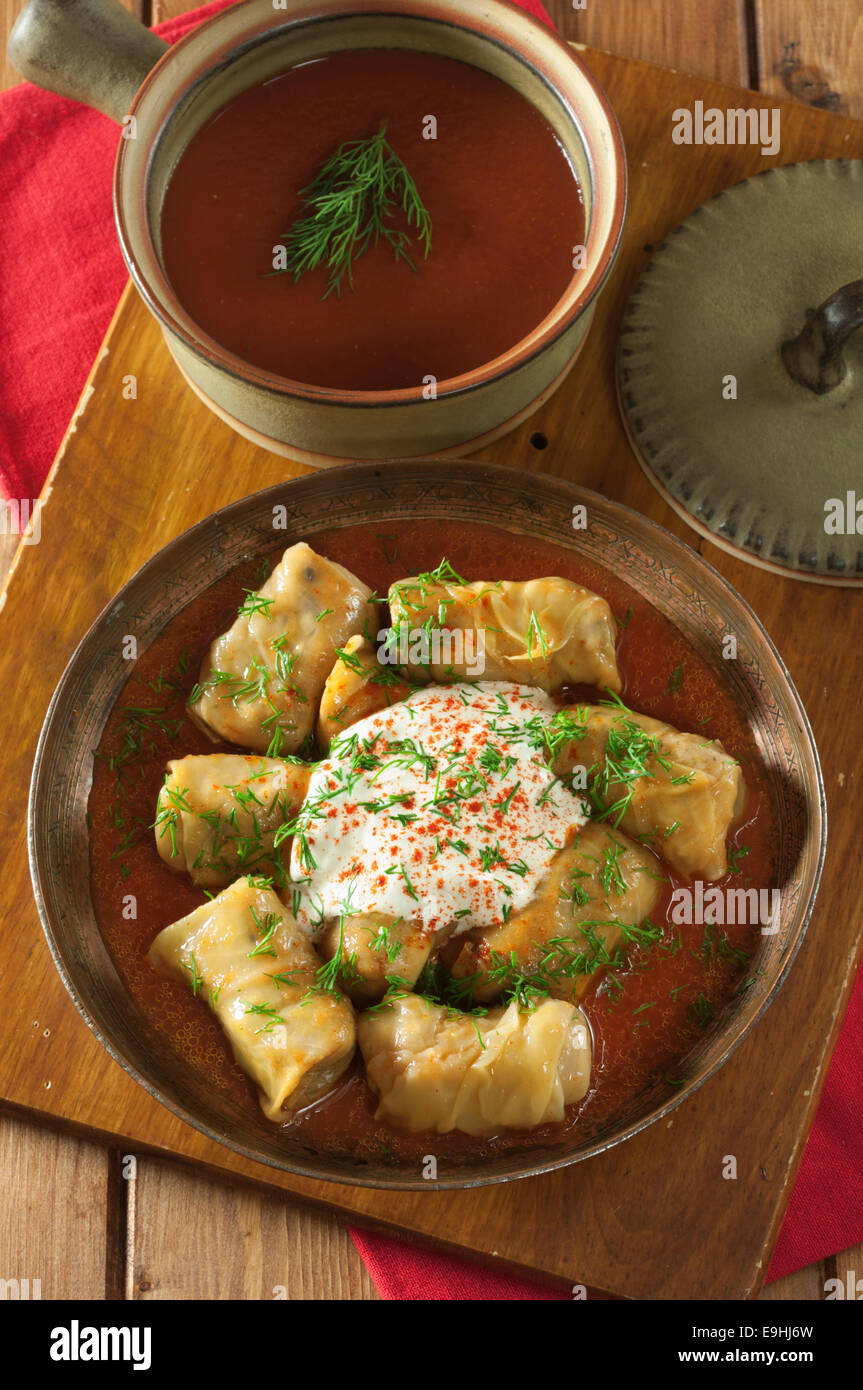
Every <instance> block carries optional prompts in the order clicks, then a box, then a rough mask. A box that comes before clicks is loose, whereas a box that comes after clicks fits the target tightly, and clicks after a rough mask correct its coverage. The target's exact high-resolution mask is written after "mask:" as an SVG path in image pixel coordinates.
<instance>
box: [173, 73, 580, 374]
mask: <svg viewBox="0 0 863 1390" xmlns="http://www.w3.org/2000/svg"><path fill="white" fill-rule="evenodd" d="M432 119H433V121H434V124H433V125H432V124H430V121H431V120H432ZM383 123H386V134H387V139H388V140H389V142H390V144H391V146H392V148H393V150H394V152H395V154H396V155H397V156H398V157H399V158H400V159H401V160H402V161H403V162H404V164H405V166H406V168H407V170H408V172H409V173H410V175H411V177H412V178H413V180H414V183H415V184H416V187H417V190H418V192H419V195H420V197H421V199H422V202H423V204H424V206H425V208H426V209H427V211H428V213H429V215H430V217H431V220H432V235H431V252H430V254H429V256H428V257H427V258H425V257H424V255H423V250H422V247H421V246H420V245H419V243H418V242H417V241H416V239H415V238H414V237H413V236H412V237H411V240H410V243H409V245H408V250H409V254H410V256H411V259H412V261H413V265H414V267H415V270H411V268H410V266H409V265H407V264H406V262H405V261H404V260H396V257H395V256H394V254H393V252H392V250H391V248H390V247H389V246H387V245H386V244H385V242H383V241H381V242H380V243H379V244H378V245H377V246H375V247H372V248H371V249H369V250H368V251H367V252H365V253H364V254H363V255H362V256H359V257H357V258H356V259H355V261H354V269H353V281H354V288H353V290H350V289H347V288H346V289H343V290H342V292H341V293H340V295H336V294H335V293H333V294H331V295H329V296H328V297H326V298H324V297H323V296H324V295H325V293H326V289H327V272H326V270H324V269H322V268H319V269H316V270H313V271H310V272H309V273H307V274H305V275H303V276H302V277H301V278H300V279H299V280H297V281H296V282H295V281H294V277H293V275H292V274H288V273H285V274H276V275H274V274H272V271H273V265H274V248H275V247H276V246H277V244H278V242H279V240H280V238H281V237H282V236H283V235H284V234H285V233H286V232H287V231H288V229H289V227H290V226H291V224H292V223H293V222H294V220H295V219H296V218H297V217H301V216H304V215H306V213H307V211H308V208H307V207H306V205H305V204H304V203H303V202H302V200H301V198H300V191H301V190H302V189H303V188H305V187H307V186H308V185H309V184H310V183H311V181H312V180H313V179H314V178H315V176H316V175H317V173H318V172H319V170H320V169H321V167H322V166H323V165H324V163H325V162H326V161H327V160H328V159H329V158H330V156H331V155H333V154H334V153H335V152H336V151H337V150H338V149H339V147H340V146H341V145H343V144H344V142H346V141H354V140H358V139H366V138H368V137H371V136H373V135H374V134H375V133H376V132H377V131H378V130H379V129H380V127H381V125H382V124H383ZM432 132H433V133H434V138H428V137H429V135H430V134H431V133H432ZM393 225H395V226H399V227H402V228H404V229H405V230H408V231H410V229H409V228H408V227H407V223H406V222H405V221H404V219H403V217H402V216H401V214H398V217H396V218H395V220H394V223H393ZM584 235H585V213H584V205H583V199H582V193H581V189H580V187H579V184H578V181H577V179H576V176H575V173H574V171H573V169H572V166H571V164H570V163H569V160H568V158H567V155H566V154H565V152H564V150H563V147H562V146H561V144H560V143H559V141H558V139H557V137H556V135H555V133H554V131H553V130H552V128H551V126H550V125H549V124H548V122H547V121H546V120H545V119H544V117H543V116H542V115H541V114H540V113H539V112H538V111H537V110H536V108H535V107H534V106H532V105H531V104H530V103H529V102H528V101H527V100H526V99H525V98H524V97H522V96H521V95H520V93H518V92H516V91H515V90H514V88H512V87H509V86H508V85H507V84H506V83H505V82H502V81H501V80H500V79H499V78H496V77H493V76H492V75H491V74H490V73H487V72H484V71H483V70H482V69H480V68H476V67H473V66H471V65H470V64H468V63H463V62H460V61H458V60H456V59H452V58H443V57H439V56H437V55H435V54H430V53H420V52H412V51H406V50H400V49H389V50H380V51H378V50H362V51H359V52H345V53H337V54H334V55H332V56H331V57H327V58H322V59H318V60H315V61H313V62H308V63H303V64H300V65H298V66H296V67H293V68H290V69H288V71H287V72H285V73H283V74H281V75H279V76H277V77H274V78H270V79H269V80H268V81H266V82H264V83H260V84H258V85H257V86H254V87H251V88H250V89H249V90H248V91H245V92H243V93H241V94H240V95H239V96H237V97H235V98H234V99H233V100H232V101H230V102H228V103H227V105H226V106H224V107H223V108H222V109H221V110H220V111H218V112H217V113H216V114H215V115H214V116H213V117H212V118H211V119H210V120H209V121H208V122H207V123H206V124H205V125H204V126H203V127H202V129H201V130H199V131H197V132H196V134H195V135H193V137H192V139H191V140H190V141H189V143H188V145H187V146H186V148H185V150H184V151H183V153H182V154H181V156H180V158H179V160H178V162H177V165H176V168H175V169H174V172H173V174H172V176H171V179H170V182H169V184H168V188H167V191H166V194H165V199H164V206H163V209H162V219H161V245H162V257H163V262H164V266H165V270H166V273H167V276H168V279H169V280H170V281H171V284H172V285H173V287H174V289H175V291H176V293H177V296H178V298H179V299H180V302H181V303H182V304H183V306H184V308H185V309H186V310H187V312H188V313H189V314H191V316H192V318H193V319H194V320H195V322H196V323H197V324H198V325H199V326H200V327H201V328H202V329H203V330H204V331H205V332H206V333H208V334H209V335H210V336H211V337H212V338H214V339H215V340H216V342H218V343H220V344H221V345H222V346H223V347H225V348H228V349H229V350H230V351H231V352H233V353H235V354H236V355H237V356H238V357H240V358H242V359H243V360H244V361H246V362H249V363H252V364H253V365H255V366H257V367H262V368H265V369H266V370H268V371H270V372H273V373H275V374H277V375H278V376H281V377H287V378H289V379H291V380H293V381H298V382H305V383H310V384H312V385H315V386H324V387H331V388H335V389H339V388H340V389H343V390H363V391H370V390H395V389H400V388H408V387H415V388H417V389H421V388H422V386H423V384H424V382H425V381H426V378H428V377H429V376H432V377H434V378H435V379H436V380H437V381H444V380H446V379H447V378H451V377H454V376H459V375H461V374H462V373H464V372H469V371H471V370H473V369H474V368H477V367H480V366H482V365H484V364H485V363H487V362H490V361H492V360H493V359H494V358H496V357H499V356H500V355H501V354H502V353H504V352H507V351H508V350H509V349H510V348H512V347H514V346H515V344H516V343H518V342H520V341H521V339H523V338H525V337H526V336H527V335H528V334H529V333H531V332H532V331H533V330H534V329H535V328H536V327H537V326H538V325H539V324H540V323H541V322H542V320H543V319H544V318H545V317H546V315H547V314H549V313H550V312H551V310H552V309H553V308H554V306H555V304H556V303H557V302H558V300H559V299H560V298H561V296H562V295H563V293H564V291H565V290H566V288H567V286H568V285H569V283H570V281H571V279H572V277H573V273H574V272H573V251H574V248H575V247H576V246H579V245H581V244H582V242H583V240H584Z"/></svg>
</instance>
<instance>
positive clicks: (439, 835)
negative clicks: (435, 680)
mask: <svg viewBox="0 0 863 1390" xmlns="http://www.w3.org/2000/svg"><path fill="white" fill-rule="evenodd" d="M555 712H556V706H555V705H554V703H553V701H552V700H550V699H549V697H548V696H547V695H546V694H544V693H543V692H542V691H539V690H535V689H533V688H532V687H528V686H520V685H515V684H511V683H509V682H505V681H484V682H478V683H476V684H471V685H446V686H427V687H425V688H423V689H421V690H418V691H416V692H414V693H413V694H412V695H411V696H410V697H409V698H408V699H407V700H404V701H402V702H400V703H398V704H394V705H392V706H391V707H390V708H388V709H385V710H380V711H379V712H378V713H377V714H373V715H371V716H370V717H369V718H368V719H363V720H361V721H360V722H359V723H357V724H354V725H352V726H351V727H350V728H349V729H348V730H346V731H345V733H344V734H342V735H340V736H339V737H338V739H337V740H336V741H335V742H334V744H333V746H332V748H331V750H330V756H329V757H328V758H327V759H325V760H324V761H323V762H320V763H318V764H317V765H316V767H315V770H314V772H313V773H312V777H311V781H310V784H309V790H308V795H307V797H306V800H305V802H304V803H303V807H302V810H301V813H300V818H299V819H300V823H299V826H298V829H297V833H296V834H295V835H294V839H293V844H292V847H291V877H292V879H293V880H294V882H295V885H296V888H295V892H294V904H293V906H294V912H295V915H296V916H297V918H298V919H299V921H300V922H301V924H303V925H304V926H306V927H307V928H308V929H310V930H313V929H314V928H316V927H317V926H319V925H320V924H321V923H322V922H323V921H325V920H326V921H332V920H334V919H335V920H338V919H339V918H340V917H341V916H342V915H345V916H347V915H351V914H354V913H360V912H362V913H367V912H379V913H382V914H384V913H385V914H387V915H388V916H392V917H396V918H398V917H401V918H404V919H405V920H406V921H413V922H417V923H421V924H422V926H423V928H425V929H426V930H427V931H428V932H429V933H433V932H436V931H438V930H442V929H444V928H446V927H448V926H450V924H452V923H453V922H455V923H456V926H455V932H454V934H456V935H457V934H459V933H461V932H465V931H469V930H470V929H471V928H472V927H489V926H493V925H497V924H498V923H500V922H505V921H506V920H507V919H508V918H509V917H510V916H511V914H512V913H513V912H518V911H520V910H521V909H522V908H524V907H526V906H527V904H528V903H529V902H530V901H531V899H532V898H533V897H534V896H535V894H536V891H537V888H538V886H539V884H540V882H541V880H542V879H543V878H544V876H545V875H546V873H547V872H548V869H549V866H550V864H551V861H552V859H553V858H554V856H555V854H557V852H558V851H559V850H560V849H562V848H563V847H564V846H565V845H567V844H568V843H570V842H571V841H572V840H573V839H574V837H575V835H576V834H577V832H578V830H579V828H580V827H581V826H582V825H584V823H585V821H586V819H587V816H586V814H585V811H584V808H583V806H582V803H581V801H580V799H579V798H578V797H577V796H575V795H573V793H572V792H571V791H570V789H569V788H568V787H567V786H566V785H565V784H564V783H562V782H561V781H560V780H559V779H558V778H556V777H555V776H554V775H553V774H552V772H551V771H550V769H549V767H548V764H547V759H546V753H545V747H546V743H545V730H546V729H547V728H548V726H549V725H550V724H551V721H552V719H553V718H554V715H555Z"/></svg>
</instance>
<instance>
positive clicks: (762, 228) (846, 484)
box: [618, 159, 863, 585]
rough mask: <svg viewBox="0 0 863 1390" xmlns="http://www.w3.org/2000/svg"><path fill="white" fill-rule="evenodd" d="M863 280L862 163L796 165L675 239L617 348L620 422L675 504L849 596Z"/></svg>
mask: <svg viewBox="0 0 863 1390" xmlns="http://www.w3.org/2000/svg"><path fill="white" fill-rule="evenodd" d="M861 276H863V161H861V160H846V159H840V160H816V161H813V162H811V163H806V164H790V165H786V166H784V167H782V168H779V169H774V170H770V171H768V172H766V173H764V174H759V175H757V176H756V177H755V178H751V179H747V180H745V181H744V182H743V183H740V184H737V185H736V186H735V187H734V188H731V189H729V190H728V191H726V192H724V193H720V194H718V195H717V196H716V197H715V198H712V199H711V200H710V201H709V202H707V203H705V204H704V205H703V206H702V207H700V208H698V209H697V210H696V211H695V212H694V213H693V214H692V215H691V216H690V217H688V218H687V219H686V221H685V222H683V223H682V224H681V225H680V226H679V227H678V228H677V229H676V230H675V231H674V232H673V233H672V234H671V236H670V237H669V238H668V240H667V241H666V242H664V243H663V245H662V246H661V247H659V249H658V250H657V252H656V254H655V255H654V257H653V259H652V260H651V262H650V264H649V266H648V267H647V269H646V271H645V273H644V275H643V276H642V278H641V280H640V282H639V284H638V285H637V287H636V289H635V291H634V293H633V295H632V298H631V299H630V301H629V304H628V306H627V309H626V312H625V314H624V318H623V324H622V327H621V334H620V340H619V344H618V393H619V399H620V405H621V411H622V415H623V420H624V424H625V426H626V428H627V431H628V433H629V437H630V442H631V443H632V446H633V448H634V450H635V452H636V455H637V456H638V459H639V462H640V463H641V465H642V467H643V468H644V470H645V472H646V473H647V475H648V477H649V478H650V480H651V481H652V482H653V483H654V485H655V486H656V487H657V488H658V489H659V491H660V492H661V493H662V494H663V495H664V497H665V498H666V500H667V501H668V502H669V503H670V504H671V506H673V507H674V508H675V510H676V511H678V512H679V513H680V514H681V515H682V516H683V517H684V519H685V520H686V521H688V522H689V523H690V525H692V526H694V527H695V529H696V530H698V531H700V532H701V533H702V534H703V535H705V536H707V537H708V538H709V539H710V540H712V541H714V542H715V543H716V544H718V545H721V546H723V547H724V548H726V549H728V550H731V551H733V552H734V553H736V554H739V555H740V556H741V558H743V559H745V560H748V561H751V562H752V563H754V564H759V565H762V566H764V567H766V568H769V569H776V570H778V571H781V572H783V573H785V574H789V575H791V576H793V577H796V578H800V579H812V580H816V581H819V582H828V583H838V584H846V585H847V584H863V472H861V469H860V462H859V461H860V456H861V448H863V333H855V332H854V330H855V329H856V328H857V327H858V326H860V324H861V323H863V285H861V284H855V283H854V282H856V281H858V280H859V279H860V277H861ZM839 291H841V293H837V292H839ZM815 311H820V312H818V313H816V312H815ZM855 488H856V489H857V493H855ZM858 494H859V502H860V515H859V528H860V529H859V533H858V531H857V529H856V528H857V524H858V514H857V510H856V504H857V500H858Z"/></svg>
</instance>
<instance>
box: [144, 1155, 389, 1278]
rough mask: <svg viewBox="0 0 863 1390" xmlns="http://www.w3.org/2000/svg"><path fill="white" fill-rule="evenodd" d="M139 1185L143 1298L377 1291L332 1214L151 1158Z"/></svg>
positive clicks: (348, 1237)
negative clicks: (228, 1257)
mask: <svg viewBox="0 0 863 1390" xmlns="http://www.w3.org/2000/svg"><path fill="white" fill-rule="evenodd" d="M135 1187H136V1205H137V1212H136V1217H135V1239H134V1244H133V1245H132V1247H131V1252H132V1267H131V1270H130V1288H131V1291H132V1292H131V1296H132V1297H133V1298H135V1299H176V1298H184V1299H185V1298H207V1299H234V1298H238V1299H265V1300H266V1299H277V1300H283V1299H309V1298H314V1299H333V1300H345V1299H362V1300H373V1299H376V1298H377V1296H378V1295H377V1291H376V1289H375V1286H374V1284H373V1283H372V1280H371V1276H370V1275H369V1273H368V1270H367V1269H366V1267H365V1265H364V1264H363V1262H362V1260H361V1258H360V1256H359V1254H358V1253H357V1250H356V1247H355V1245H354V1243H353V1241H352V1240H351V1238H350V1236H349V1235H348V1232H347V1230H346V1229H345V1228H344V1226H343V1225H341V1224H340V1223H339V1222H338V1221H336V1220H335V1219H334V1218H333V1217H331V1216H329V1215H327V1214H326V1213H324V1212H320V1211H316V1210H314V1209H313V1208H311V1207H307V1206H299V1205H298V1204H297V1203H296V1202H294V1201H291V1200H290V1199H286V1198H284V1197H282V1196H272V1195H270V1194H268V1193H263V1192H259V1191H257V1190H255V1189H254V1188H252V1187H249V1186H247V1185H241V1184H236V1185H231V1186H228V1185H227V1184H226V1183H224V1182H215V1181H213V1180H212V1179H211V1178H207V1177H201V1176H200V1175H199V1174H197V1173H195V1172H192V1171H190V1170H188V1169H184V1168H180V1167H179V1166H178V1165H177V1164H173V1163H165V1162H162V1161H160V1160H158V1159H153V1158H147V1157H143V1158H139V1160H138V1172H137V1179H136V1183H135ZM180 1229H182V1231H183V1239H182V1241H178V1240H177V1238H176V1233H177V1231H178V1230H180ZM226 1251H230V1259H227V1258H226V1257H225V1252H226ZM192 1252H194V1253H192Z"/></svg>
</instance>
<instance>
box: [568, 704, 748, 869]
mask: <svg viewBox="0 0 863 1390" xmlns="http://www.w3.org/2000/svg"><path fill="white" fill-rule="evenodd" d="M570 714H571V715H572V716H573V719H574V721H575V722H576V723H577V724H578V725H580V730H579V736H577V737H575V738H573V739H570V740H569V741H568V742H567V743H565V744H563V745H562V746H561V747H560V748H559V749H558V750H557V751H556V753H555V756H554V762H553V769H554V771H555V772H556V773H557V775H558V776H561V777H564V776H569V775H570V774H571V773H572V771H573V769H574V768H576V767H578V766H581V767H583V768H585V769H586V773H587V790H588V792H589V794H590V797H591V799H592V801H593V803H594V809H595V811H596V813H597V814H601V815H603V816H604V818H605V819H606V821H607V822H608V823H609V824H611V825H619V826H621V827H622V828H623V829H624V830H627V831H628V832H629V834H630V835H637V836H638V837H639V838H641V839H643V840H646V841H648V842H649V843H650V844H651V845H653V847H654V848H655V849H656V852H657V854H660V855H661V856H662V858H663V859H665V860H666V861H667V862H668V863H669V864H670V865H671V867H672V868H674V869H676V870H677V871H678V873H681V874H685V875H687V876H688V877H690V878H703V879H708V880H710V879H716V878H722V876H723V874H725V873H726V872H727V868H728V866H727V861H726V855H725V841H726V836H727V835H728V831H729V828H730V827H731V825H732V824H733V823H734V822H735V821H736V820H738V819H739V817H740V815H741V814H742V811H743V807H744V803H745V800H746V785H745V783H744V781H743V777H742V776H741V772H740V766H739V764H738V763H737V762H736V761H735V760H734V758H732V757H731V756H730V755H729V754H728V753H726V751H725V749H724V748H723V746H722V744H721V743H719V742H718V741H713V742H711V741H709V740H707V739H704V738H702V737H701V735H699V734H684V733H680V732H679V730H677V729H674V728H672V726H671V725H670V724H664V723H663V722H662V721H661V720H659V719H651V718H649V717H648V716H647V715H645V714H635V713H634V712H633V711H632V710H627V709H624V708H615V707H614V706H608V707H606V706H602V705H582V706H579V707H578V708H577V709H573V710H571V711H570Z"/></svg>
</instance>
